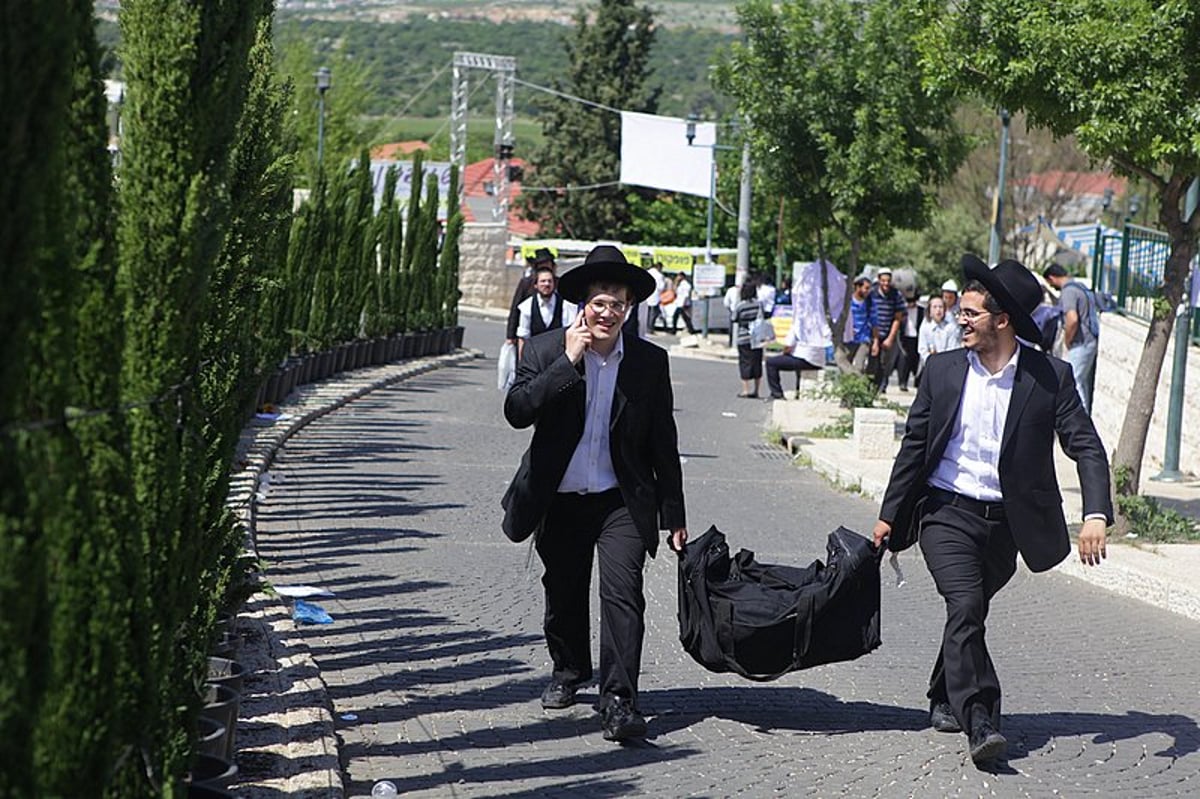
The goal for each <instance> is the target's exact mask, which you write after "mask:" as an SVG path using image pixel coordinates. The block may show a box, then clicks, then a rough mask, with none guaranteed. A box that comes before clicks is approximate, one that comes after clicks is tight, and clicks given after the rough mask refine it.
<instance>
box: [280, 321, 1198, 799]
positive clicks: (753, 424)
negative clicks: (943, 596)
mask: <svg viewBox="0 0 1200 799" xmlns="http://www.w3.org/2000/svg"><path fill="white" fill-rule="evenodd" d="M499 331H500V327H499V325H497V324H494V323H488V322H473V323H469V325H468V332H467V341H466V343H467V346H475V347H478V348H481V349H484V350H485V351H488V353H489V355H494V352H495V349H496V348H495V346H494V342H495V341H496V340H497V339H498V337H499ZM494 368H495V363H494V361H493V360H490V359H487V360H477V361H474V362H471V363H468V364H467V365H465V366H461V367H453V368H447V369H443V370H439V371H436V372H432V373H429V374H426V375H422V376H420V377H417V378H414V379H412V380H410V381H407V382H404V383H401V384H398V385H396V386H394V387H392V388H389V389H385V390H381V391H379V392H376V393H374V394H372V395H369V396H368V397H366V398H365V399H363V400H360V401H357V402H355V403H352V404H351V405H349V406H347V407H345V408H343V409H341V410H339V411H337V412H334V413H332V414H330V415H329V416H327V417H324V418H322V419H321V420H319V421H317V422H315V423H314V424H312V425H311V426H310V427H308V428H306V429H305V430H304V431H302V432H301V433H300V434H299V435H298V436H296V437H295V438H293V439H292V440H291V441H290V442H289V443H288V444H287V445H286V447H285V448H284V449H283V450H282V451H281V452H280V454H279V457H278V459H277V462H276V463H277V465H276V467H275V469H274V471H275V472H277V473H282V474H283V475H284V480H283V482H282V483H276V484H275V486H274V487H273V489H272V491H271V493H270V495H269V496H268V498H267V499H266V501H265V503H263V505H262V506H261V508H260V517H259V526H258V529H259V534H258V540H259V544H260V551H261V553H262V555H263V556H264V558H266V559H267V560H268V562H269V564H270V565H269V576H270V577H271V579H272V580H274V581H275V582H277V583H281V584H282V583H315V584H320V585H322V586H325V587H327V588H330V589H331V590H333V591H334V592H336V594H337V597H336V599H333V600H326V601H324V602H323V604H324V606H325V607H326V608H327V609H328V610H329V611H330V612H331V613H332V615H333V617H334V623H333V624H332V625H329V626H324V627H309V628H305V637H306V640H307V642H308V643H309V645H310V646H311V648H312V652H313V655H314V657H315V659H316V661H317V663H318V665H319V666H320V668H321V670H322V673H323V675H324V677H325V679H326V681H327V682H328V685H329V691H330V695H331V698H332V700H333V703H334V719H335V723H336V724H337V726H338V734H339V736H340V739H341V743H342V760H343V766H344V768H345V772H346V775H347V793H348V795H349V796H365V795H368V794H369V793H370V788H371V785H372V783H373V782H375V781H376V780H378V779H384V778H386V779H390V780H392V781H394V782H395V783H396V784H397V785H398V787H399V788H400V793H401V795H402V796H429V797H435V796H436V797H445V796H463V797H468V796H469V797H477V796H507V797H521V796H530V797H533V796H537V797H544V796H572V797H615V796H662V797H674V796H704V797H725V796H752V797H757V796H770V795H776V794H784V795H789V796H792V795H809V796H821V797H827V796H852V797H865V796H883V797H892V796H922V797H929V796H981V795H988V796H1005V797H1007V796H1034V797H1041V796H1048V795H1051V794H1054V795H1059V796H1078V795H1084V794H1092V795H1094V794H1100V795H1104V796H1129V797H1151V796H1153V797H1158V796H1196V795H1200V773H1198V772H1200V751H1198V750H1200V728H1198V727H1197V720H1200V689H1198V688H1197V686H1198V685H1200V680H1198V679H1197V676H1196V673H1197V666H1196V660H1197V653H1200V626H1197V625H1196V624H1195V623H1194V622H1189V621H1188V620H1186V619H1184V618H1182V617H1179V616H1176V615H1173V614H1170V613H1167V612H1165V611H1159V610H1156V609H1154V608H1150V607H1147V606H1146V605H1143V604H1141V603H1138V602H1135V601H1133V600H1128V599H1122V598H1120V597H1117V596H1114V595H1110V594H1108V593H1106V592H1104V591H1102V590H1100V589H1098V588H1095V587H1093V586H1089V585H1086V584H1082V583H1079V582H1077V581H1071V580H1069V579H1067V578H1064V577H1062V576H1059V575H1053V574H1051V575H1038V576H1032V575H1029V574H1028V573H1027V572H1025V571H1020V572H1018V574H1017V576H1016V577H1015V578H1014V580H1013V582H1012V584H1010V586H1009V587H1008V588H1007V589H1005V591H1003V592H1002V593H1001V594H1000V596H999V597H998V598H997V600H996V601H995V603H994V605H993V609H992V613H991V630H990V631H989V639H990V641H991V643H992V649H993V655H994V657H995V660H996V662H997V667H998V669H999V671H1000V674H1001V677H1002V679H1003V680H1004V685H1005V688H1006V697H1005V707H1004V711H1005V731H1006V733H1007V734H1008V736H1009V739H1010V741H1011V748H1010V757H1009V760H1008V763H1007V765H1005V766H1002V767H1001V768H999V769H998V770H996V771H995V772H994V773H988V772H982V771H978V770H976V769H975V768H974V767H973V766H972V765H971V763H970V760H969V758H968V757H967V756H966V754H965V751H964V750H965V747H964V743H965V739H964V737H963V736H961V735H945V734H938V733H935V732H933V731H931V730H929V729H928V728H927V726H926V721H927V719H926V712H925V700H924V682H925V679H926V676H927V672H928V667H929V664H930V661H931V658H932V656H933V653H934V649H935V646H936V642H937V641H938V639H939V637H940V627H941V622H942V611H941V607H940V601H939V600H938V599H937V597H936V594H935V593H934V590H933V587H932V583H931V581H930V579H929V577H928V574H927V573H926V572H925V570H924V568H923V566H922V565H921V564H920V563H919V559H918V558H914V557H912V556H911V555H910V556H906V557H905V559H904V562H905V567H906V576H907V577H908V583H907V584H906V585H905V586H903V587H901V588H897V587H896V586H895V585H894V584H893V582H892V580H891V579H890V574H889V575H888V577H887V578H885V584H884V591H883V603H884V611H883V638H884V645H883V647H881V648H880V649H879V650H877V651H876V652H875V653H873V654H872V655H870V656H868V657H866V658H863V659H860V660H858V661H856V662H853V663H847V664H835V665H830V666H825V667H821V668H818V669H813V670H810V671H806V672H802V673H799V674H794V675H789V676H788V677H785V678H783V679H781V680H779V681H777V682H774V683H769V684H766V685H758V684H752V683H748V682H744V681H741V680H739V679H736V678H732V677H728V676H723V675H714V674H710V673H708V672H706V671H704V670H703V669H702V668H701V667H700V666H698V665H696V664H695V663H694V662H693V661H691V659H690V658H688V656H687V655H686V654H685V653H684V652H683V651H682V649H681V648H680V647H679V645H678V642H677V634H678V627H677V621H676V616H675V607H676V605H675V579H676V578H675V565H674V562H673V556H672V555H671V553H670V552H669V551H666V550H665V549H664V551H663V553H662V554H660V555H659V557H658V558H657V559H656V560H654V561H651V562H650V564H649V566H648V567H647V580H646V583H647V594H648V610H647V639H646V648H645V656H644V657H645V662H644V667H643V675H642V681H641V689H642V694H641V704H642V706H643V710H644V711H645V712H646V713H647V714H648V715H649V716H650V717H651V722H650V731H651V735H650V739H649V740H648V741H647V742H646V743H645V744H644V745H631V746H617V745H614V744H611V743H608V742H605V741H604V740H602V738H601V736H600V729H599V721H598V717H597V716H596V715H595V713H594V712H593V711H592V709H591V707H590V703H591V700H594V699H595V698H596V697H595V690H594V688H592V689H591V692H590V693H585V695H584V701H583V702H582V703H581V704H579V705H576V706H575V707H573V708H571V709H569V710H567V711H559V712H553V713H551V712H546V711H543V710H542V709H541V707H540V705H539V703H538V696H539V693H540V691H541V688H542V686H543V684H544V682H545V679H546V677H547V674H548V669H549V664H548V661H547V657H546V654H545V649H544V647H543V645H542V642H541V636H540V624H541V614H542V601H541V589H540V583H539V578H540V564H539V563H538V562H537V559H536V557H535V558H534V559H533V561H532V563H529V561H528V556H529V549H528V547H527V546H518V545H514V544H511V543H509V542H508V541H507V540H506V539H505V538H504V537H503V535H502V534H501V532H500V528H499V524H500V508H499V505H498V502H499V497H500V495H501V493H502V491H503V489H504V486H505V484H506V482H507V480H508V478H509V477H510V475H511V473H512V471H513V469H514V467H515V464H516V462H517V460H518V458H519V455H520V452H521V451H522V449H523V448H524V446H525V444H526V442H527V438H528V435H529V434H528V432H527V431H524V432H523V431H514V430H511V429H509V428H508V427H507V425H506V424H505V423H504V421H503V418H502V416H501V413H500V395H499V394H498V392H497V391H496V389H495V370H494ZM734 368H735V367H734V366H733V365H732V364H729V363H711V362H704V361H696V360H685V359H676V360H675V361H674V362H673V364H672V369H673V376H674V380H675V386H676V406H677V416H676V418H677V421H678V424H679V428H680V436H681V450H682V452H683V454H684V457H685V458H686V463H685V464H684V475H685V491H686V493H687V500H688V514H689V518H690V520H691V524H690V528H691V530H692V532H693V534H694V535H695V534H699V533H701V532H703V530H704V529H705V528H706V527H707V525H708V524H716V525H717V526H718V527H720V528H721V529H722V530H724V531H725V532H726V533H727V534H728V535H729V537H730V542H731V545H732V546H733V547H734V548H735V549H736V548H738V547H743V546H744V547H747V548H750V549H753V550H755V552H756V553H757V554H758V557H759V559H760V560H762V561H765V562H784V563H796V564H802V563H807V562H809V561H811V560H813V559H814V558H818V557H822V556H823V554H824V541H825V536H826V535H827V533H828V532H829V531H830V530H832V529H833V528H835V527H836V526H837V525H839V524H845V525H846V526H848V527H851V528H852V529H858V530H862V531H866V530H869V529H870V525H871V523H872V521H873V519H874V513H875V507H874V506H873V505H872V504H870V503H868V502H867V501H865V500H863V499H861V498H859V497H855V496H848V495H843V494H839V493H837V492H835V491H833V490H832V489H830V488H829V487H828V485H827V484H826V483H825V482H823V480H822V479H820V478H818V477H817V476H815V475H814V474H812V473H810V472H807V471H804V470H801V469H798V468H796V467H794V466H792V465H791V464H790V463H789V462H788V460H787V459H786V457H783V456H782V455H781V453H780V452H778V451H776V450H773V449H771V448H770V447H768V446H766V445H765V444H764V440H763V437H762V425H763V423H764V420H765V418H766V406H765V405H763V404H760V403H756V402H753V401H748V400H739V399H736V398H735V397H734V395H735V394H736V393H737V390H738V387H739V384H738V382H737V380H736V375H735V374H734ZM729 414H736V415H729ZM593 590H594V589H593ZM593 601H594V600H593ZM593 637H595V631H593Z"/></svg>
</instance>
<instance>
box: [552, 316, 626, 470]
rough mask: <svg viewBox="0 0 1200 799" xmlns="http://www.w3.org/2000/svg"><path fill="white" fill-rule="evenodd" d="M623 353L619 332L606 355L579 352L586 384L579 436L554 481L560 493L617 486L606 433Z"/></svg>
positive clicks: (623, 343) (623, 341) (622, 338)
mask: <svg viewBox="0 0 1200 799" xmlns="http://www.w3.org/2000/svg"><path fill="white" fill-rule="evenodd" d="M624 357H625V339H624V337H623V336H621V335H618V336H617V345H616V346H615V347H614V348H613V351H612V352H610V353H609V354H608V356H607V357H604V356H602V355H600V354H599V353H597V352H596V351H595V350H592V349H588V350H585V351H584V353H583V365H584V382H585V383H586V384H587V406H586V408H585V411H584V422H583V436H582V437H581V438H580V439H579V443H578V444H577V445H575V454H573V455H572V456H571V462H570V463H568V464H567V471H566V472H565V473H564V474H563V478H562V482H560V483H559V484H558V492H559V493H560V494H568V493H578V494H598V493H600V492H601V491H607V490H608V489H610V488H616V487H617V474H616V472H615V471H614V470H613V464H612V450H611V449H610V448H609V435H608V434H609V423H610V421H611V419H612V404H613V395H614V394H615V393H616V390H617V372H618V370H620V368H621V359H622V358H624Z"/></svg>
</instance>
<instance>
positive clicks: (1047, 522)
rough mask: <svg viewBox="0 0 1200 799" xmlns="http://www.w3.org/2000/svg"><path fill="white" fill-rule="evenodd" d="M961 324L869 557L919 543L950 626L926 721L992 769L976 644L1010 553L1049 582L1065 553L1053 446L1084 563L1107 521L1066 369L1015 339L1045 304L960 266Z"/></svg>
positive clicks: (916, 420) (1006, 267) (897, 469)
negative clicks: (1068, 464)
mask: <svg viewBox="0 0 1200 799" xmlns="http://www.w3.org/2000/svg"><path fill="white" fill-rule="evenodd" d="M962 265H963V272H964V273H965V276H966V279H967V281H968V282H967V285H966V286H965V287H964V288H963V293H962V298H961V300H960V307H959V313H958V323H959V325H961V327H962V330H963V347H964V348H965V349H958V350H950V351H947V352H940V353H936V354H934V355H932V356H930V358H929V359H928V361H926V367H925V376H924V377H922V379H921V384H920V386H919V388H918V391H917V397H916V400H915V402H914V403H913V406H912V409H911V411H910V412H909V416H908V425H907V429H906V432H905V435H904V441H903V443H902V444H901V445H900V452H899V454H898V455H897V456H896V462H895V465H894V467H893V468H892V476H891V481H890V483H889V484H888V488H887V491H886V492H885V495H884V499H883V503H882V506H881V507H880V510H879V521H878V522H877V523H876V525H875V531H874V538H875V543H876V545H879V544H881V543H882V542H883V541H884V540H885V539H886V540H887V542H888V546H889V548H890V549H892V550H894V551H896V550H900V549H904V548H905V547H907V546H911V545H912V544H913V543H914V541H916V540H918V535H917V533H918V532H919V542H920V546H921V552H922V554H923V555H924V556H925V562H926V564H927V565H928V567H929V571H930V573H931V574H932V575H933V580H934V583H935V584H936V585H937V590H938V593H939V594H940V595H941V596H942V598H943V599H944V600H945V602H946V626H945V630H944V632H943V636H942V646H941V649H940V651H939V652H938V656H937V660H936V663H935V664H934V667H933V673H932V675H931V676H930V680H929V693H928V696H929V700H930V721H931V723H932V725H933V727H934V729H937V730H939V731H942V732H960V731H966V733H967V738H968V747H969V749H970V753H971V759H972V760H973V761H975V763H976V764H977V765H984V764H986V763H988V762H990V761H992V760H995V759H996V758H998V757H1001V756H1002V755H1003V754H1004V752H1005V750H1006V748H1007V741H1006V740H1005V738H1004V736H1003V735H1001V734H1000V681H999V678H998V677H997V675H996V670H995V667H994V666H993V664H992V660H991V657H990V656H989V655H988V650H987V644H986V643H985V641H984V627H985V621H986V619H987V613H988V605H989V603H990V601H991V598H992V597H993V596H995V594H996V592H997V591H999V590H1000V589H1001V588H1002V587H1003V586H1004V585H1005V583H1007V582H1008V580H1009V579H1010V578H1011V577H1012V576H1013V573H1014V572H1015V571H1016V557H1017V553H1018V552H1020V553H1021V557H1022V558H1023V559H1024V560H1025V563H1026V565H1027V566H1029V568H1030V570H1032V571H1034V572H1041V571H1045V570H1047V569H1049V568H1051V567H1053V566H1054V565H1055V564H1057V563H1058V562H1060V561H1061V560H1062V559H1063V558H1065V557H1066V556H1067V555H1068V554H1069V552H1070V550H1071V542H1070V539H1069V537H1068V534H1067V525H1066V520H1065V519H1064V518H1063V512H1062V496H1061V494H1060V493H1059V490H1058V480H1057V477H1056V475H1055V471H1054V451H1053V447H1054V441H1053V439H1054V436H1055V435H1057V436H1058V439H1059V442H1060V443H1061V444H1062V447H1063V450H1064V451H1065V452H1066V454H1067V455H1068V456H1070V457H1071V459H1072V460H1074V461H1075V462H1076V468H1077V469H1078V472H1079V482H1080V485H1081V486H1082V489H1083V513H1084V521H1083V526H1082V528H1081V530H1080V532H1079V557H1080V559H1081V560H1082V561H1083V563H1085V564H1087V565H1095V564H1098V563H1099V562H1100V561H1101V559H1102V558H1104V557H1105V555H1106V551H1105V528H1106V527H1107V525H1109V524H1111V523H1112V504H1111V500H1110V498H1109V472H1108V459H1107V457H1106V456H1105V453H1104V447H1103V445H1102V444H1101V442H1100V438H1099V436H1098V435H1097V434H1096V429H1095V427H1093V426H1092V421H1091V419H1090V418H1089V417H1088V415H1087V413H1086V411H1084V409H1083V406H1082V405H1081V404H1080V402H1079V394H1078V392H1077V391H1076V389H1075V382H1074V378H1073V377H1072V375H1071V368H1070V366H1068V365H1067V364H1066V363H1065V362H1063V361H1061V360H1059V359H1057V358H1052V357H1049V356H1047V355H1045V354H1044V353H1042V352H1039V351H1038V350H1036V349H1034V348H1032V347H1029V346H1026V345H1024V344H1022V343H1021V342H1019V341H1018V340H1017V338H1018V337H1020V338H1022V339H1025V340H1026V341H1036V340H1037V338H1038V328H1037V325H1036V324H1035V323H1034V321H1033V318H1032V316H1031V315H1030V314H1031V312H1032V311H1033V309H1034V308H1036V307H1037V305H1038V303H1039V302H1040V301H1041V298H1042V291H1041V288H1040V286H1039V285H1038V282H1037V279H1036V278H1035V277H1034V276H1033V275H1032V274H1031V273H1030V272H1029V271H1028V270H1027V269H1026V268H1025V267H1024V266H1022V265H1021V264H1019V263H1017V262H1016V261H1002V262H1001V263H1000V264H998V265H997V266H996V268H995V269H989V268H988V267H987V265H986V264H984V263H983V262H982V261H980V260H979V259H978V258H975V257H974V256H971V255H967V256H964V257H963V263H962Z"/></svg>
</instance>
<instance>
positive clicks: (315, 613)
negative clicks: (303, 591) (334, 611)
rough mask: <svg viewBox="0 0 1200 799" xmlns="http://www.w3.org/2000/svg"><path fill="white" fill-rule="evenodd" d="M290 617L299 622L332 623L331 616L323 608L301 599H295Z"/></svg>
mask: <svg viewBox="0 0 1200 799" xmlns="http://www.w3.org/2000/svg"><path fill="white" fill-rule="evenodd" d="M292 618H293V619H295V620H296V621H298V622H300V623H301V624H333V617H332V616H330V615H329V614H328V613H326V612H325V608H323V607H321V606H320V605H314V604H313V603H312V602H305V601H304V600H303V599H297V600H296V608H295V610H293V611H292Z"/></svg>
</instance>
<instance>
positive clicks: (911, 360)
mask: <svg viewBox="0 0 1200 799" xmlns="http://www.w3.org/2000/svg"><path fill="white" fill-rule="evenodd" d="M920 366H921V358H920V356H918V355H917V339H916V337H915V336H914V337H912V338H909V337H908V336H901V337H900V363H899V365H898V366H897V370H898V371H899V373H900V374H899V377H900V385H902V386H904V387H905V388H907V387H908V379H909V378H910V377H911V378H912V379H913V385H914V386H915V385H916V384H917V381H916V377H917V369H918V368H919V367H920Z"/></svg>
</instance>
